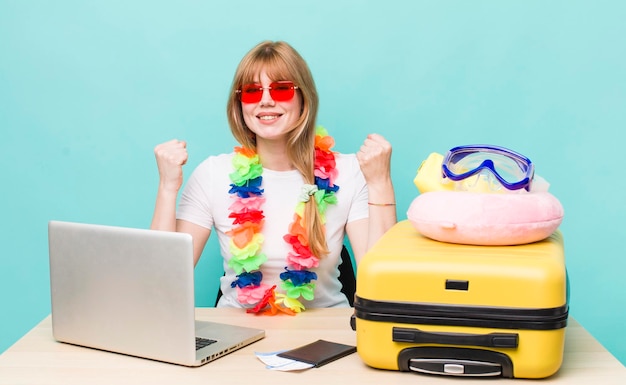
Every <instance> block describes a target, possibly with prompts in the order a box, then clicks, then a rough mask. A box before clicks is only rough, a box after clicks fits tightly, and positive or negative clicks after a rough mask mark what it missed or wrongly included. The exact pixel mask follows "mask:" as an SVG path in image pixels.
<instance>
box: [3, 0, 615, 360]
mask: <svg viewBox="0 0 626 385" xmlns="http://www.w3.org/2000/svg"><path fill="white" fill-rule="evenodd" d="M625 4H626V3H624V2H623V1H620V0H614V1H593V2H592V1H532V0H531V1H528V0H527V1H480V0H476V1H394V0H390V1H384V2H381V1H347V0H344V1H334V0H333V1H330V0H328V1H322V0H320V1H293V0H285V1H270V0H268V1H263V2H259V1H249V0H240V1H233V2H226V1H224V2H209V1H188V0H183V1H176V2H173V1H148V0H135V1H118V0H114V1H111V0H108V1H80V0H76V1H54V2H53V1H28V0H26V1H17V0H15V1H7V0H0V132H1V135H0V167H1V174H0V218H1V219H2V220H1V221H0V352H1V351H3V350H5V349H6V348H8V347H9V346H10V345H11V344H12V343H14V342H15V341H16V340H17V339H18V338H19V337H20V336H22V335H23V334H24V333H25V332H27V331H28V330H29V329H30V328H32V327H33V326H34V325H35V324H37V323H38V322H39V321H40V320H41V319H42V318H43V317H45V316H46V315H47V314H49V311H50V303H49V295H50V293H49V277H48V274H49V272H48V255H47V233H46V231H47V222H48V221H49V220H51V219H57V220H70V221H80V222H91V223H100V224H110V225H121V226H130V227H148V225H149V222H150V218H151V214H152V208H153V202H154V197H155V192H156V184H157V171H156V166H155V162H154V156H153V153H152V150H153V147H154V145H155V144H157V143H160V142H162V141H165V140H168V139H170V138H174V137H175V138H180V139H185V140H187V141H188V143H189V152H190V161H189V164H188V166H187V167H186V170H187V175H188V174H189V173H190V172H191V170H192V169H193V167H194V166H195V165H197V164H198V163H199V162H200V161H201V160H202V159H204V158H205V157H206V156H208V155H209V154H215V153H220V152H226V151H230V149H231V147H232V145H233V144H234V143H233V140H232V139H231V137H230V134H229V131H228V128H227V124H226V119H225V101H226V94H227V92H228V87H229V84H230V80H231V77H232V75H233V72H234V69H235V66H236V65H237V63H238V61H239V59H240V58H241V56H242V55H243V54H244V53H245V52H246V51H247V50H248V49H250V48H251V47H252V46H253V45H255V44H256V43H258V42H259V41H261V40H264V39H272V40H277V39H279V40H286V41H288V42H290V43H291V44H293V45H294V46H295V47H296V48H297V49H298V50H299V51H300V53H301V54H302V55H303V56H304V57H305V59H307V61H308V62H309V64H310V66H311V68H312V71H313V73H314V75H315V79H316V82H317V85H318V88H319V93H320V95H321V110H320V115H319V123H320V124H323V125H324V126H326V128H328V129H329V130H330V132H331V134H333V135H334V136H335V137H336V140H337V146H336V149H337V150H339V151H342V152H355V151H357V150H358V148H359V145H360V143H361V141H362V140H363V138H364V137H365V135H367V134H368V133H370V132H379V133H382V134H383V135H385V136H386V137H387V138H388V139H389V140H390V141H391V143H392V144H393V146H394V152H393V177H394V180H395V185H396V189H397V197H398V214H399V217H400V219H405V218H406V209H407V208H408V205H409V204H410V202H411V200H412V199H413V198H414V197H415V196H417V190H416V188H415V187H414V185H413V183H412V180H413V177H414V176H415V172H416V170H417V167H418V165H419V164H420V162H421V160H423V159H424V158H425V157H426V156H427V155H428V154H429V153H430V152H433V151H438V152H445V151H446V150H447V149H448V148H450V147H453V146H455V145H460V144H469V143H477V142H486V143H493V144H500V145H503V146H507V147H510V148H513V149H516V150H518V151H520V152H522V153H524V154H526V155H527V156H528V157H530V158H531V159H532V160H533V161H534V162H535V163H536V165H537V171H538V173H539V174H540V175H542V176H543V177H545V178H546V179H547V180H548V181H549V182H551V185H552V186H551V191H552V192H553V194H554V195H556V196H557V197H558V198H559V199H560V200H561V202H562V203H563V206H564V207H565V212H566V217H565V220H564V222H563V224H562V226H561V230H562V231H563V233H564V235H565V239H566V255H567V265H568V269H569V274H570V279H571V286H572V291H571V315H572V316H573V317H575V318H576V319H577V320H578V321H579V322H581V323H582V324H583V325H584V326H585V327H586V328H587V329H588V330H589V331H590V332H591V333H592V334H593V335H594V336H595V337H596V338H598V339H599V340H600V342H602V343H603V344H604V345H605V346H606V347H607V348H608V349H609V350H610V351H611V352H612V353H613V354H615V355H616V356H617V357H618V358H619V359H620V360H621V361H622V362H626V336H625V335H624V333H622V331H623V324H624V321H625V320H626V310H625V309H626V295H625V294H626V279H625V278H624V275H625V271H626V262H625V257H626V253H625V251H626V250H625V246H624V240H625V239H626V227H625V226H624V218H626V204H624V191H626V179H625V178H624V174H623V171H624V167H622V165H623V163H624V161H623V158H624V155H623V153H624V151H623V148H624V142H625V139H626V134H625V131H626V130H625V129H626V108H625V107H624V106H625V102H626V48H625V47H626V45H625V44H624V41H623V40H624V36H626V23H624V19H625V18H626V12H625V11H626V5H625ZM216 255H217V254H216V242H215V240H213V241H212V242H211V244H210V245H209V248H208V249H207V251H206V253H205V255H204V257H203V259H202V261H201V263H200V265H199V266H198V268H197V272H196V279H197V290H196V291H197V304H198V305H199V306H208V305H211V304H212V303H213V299H214V295H215V291H216V278H217V276H218V275H220V272H219V271H217V270H216V269H217V266H219V264H218V263H217V262H216V259H214V258H213V257H215V256H216Z"/></svg>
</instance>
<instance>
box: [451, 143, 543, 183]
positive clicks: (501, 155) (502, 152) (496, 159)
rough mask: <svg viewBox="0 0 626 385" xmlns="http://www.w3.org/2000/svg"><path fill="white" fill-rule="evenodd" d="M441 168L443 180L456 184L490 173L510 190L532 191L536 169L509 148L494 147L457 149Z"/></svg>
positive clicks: (460, 147) (480, 146) (452, 150)
mask: <svg viewBox="0 0 626 385" xmlns="http://www.w3.org/2000/svg"><path fill="white" fill-rule="evenodd" d="M441 169H442V173H443V178H444V179H445V178H449V179H450V180H453V181H460V180H463V179H466V178H470V177H472V176H474V175H477V174H478V175H480V174H484V173H485V171H486V172H487V173H489V174H491V175H492V176H493V177H495V178H496V180H497V182H499V183H500V184H501V185H502V186H503V187H504V188H506V189H507V190H520V189H526V191H530V187H531V184H532V181H533V177H534V174H535V166H534V165H533V164H532V162H531V161H530V159H528V158H527V157H525V156H524V155H522V154H519V153H517V152H515V151H512V150H509V149H507V148H504V147H500V146H492V145H468V146H459V147H454V148H452V149H451V150H450V151H448V153H447V154H446V155H445V157H444V159H443V163H442V164H441Z"/></svg>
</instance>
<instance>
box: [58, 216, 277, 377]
mask: <svg viewBox="0 0 626 385" xmlns="http://www.w3.org/2000/svg"><path fill="white" fill-rule="evenodd" d="M48 242H49V252H50V285H51V297H52V330H53V334H54V338H55V339H56V340H57V341H61V342H66V343H70V344H75V345H81V346H86V347H91V348H96V349H101V350H107V351H111V352H116V353H123V354H127V355H132V356H137V357H143V358H149V359H153V360H158V361H164V362H169V363H174V364H180V365H185V366H199V365H202V364H205V363H207V362H210V361H212V360H214V359H216V358H219V357H221V356H223V355H225V354H228V353H230V352H232V351H234V350H237V349H239V348H241V347H243V346H246V345H249V344H251V343H253V342H255V341H258V340H260V339H261V338H263V337H264V336H265V332H264V330H259V329H253V328H246V327H240V326H235V325H225V324H220V323H209V322H201V321H196V320H195V302H194V267H193V245H192V239H191V236H190V235H189V234H182V233H174V232H165V231H154V230H144V229H132V228H124V227H113V226H102V225H93V224H81V223H72V222H60V221H50V222H49V224H48Z"/></svg>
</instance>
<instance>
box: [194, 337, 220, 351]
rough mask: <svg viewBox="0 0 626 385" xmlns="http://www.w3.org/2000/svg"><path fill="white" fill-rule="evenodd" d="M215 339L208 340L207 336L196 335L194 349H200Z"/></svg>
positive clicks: (214, 341) (212, 342)
mask: <svg viewBox="0 0 626 385" xmlns="http://www.w3.org/2000/svg"><path fill="white" fill-rule="evenodd" d="M216 342H217V341H216V340H210V339H208V338H200V337H196V350H199V349H202V348H204V347H207V346H209V345H211V344H214V343H216Z"/></svg>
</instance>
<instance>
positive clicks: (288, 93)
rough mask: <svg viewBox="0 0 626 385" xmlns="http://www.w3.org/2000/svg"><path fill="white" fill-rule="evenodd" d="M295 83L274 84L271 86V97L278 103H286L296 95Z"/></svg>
mask: <svg viewBox="0 0 626 385" xmlns="http://www.w3.org/2000/svg"><path fill="white" fill-rule="evenodd" d="M294 88H295V87H294V84H293V82H288V81H283V82H273V83H272V84H270V96H271V97H272V99H274V100H275V101H277V102H286V101H288V100H291V98H293V95H294V94H295V91H294Z"/></svg>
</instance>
